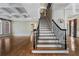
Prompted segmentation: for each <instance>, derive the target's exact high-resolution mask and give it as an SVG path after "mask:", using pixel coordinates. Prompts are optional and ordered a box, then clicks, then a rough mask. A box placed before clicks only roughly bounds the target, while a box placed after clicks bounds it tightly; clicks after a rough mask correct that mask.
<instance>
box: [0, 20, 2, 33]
mask: <svg viewBox="0 0 79 59" xmlns="http://www.w3.org/2000/svg"><path fill="white" fill-rule="evenodd" d="M0 34H2V21H1V20H0Z"/></svg>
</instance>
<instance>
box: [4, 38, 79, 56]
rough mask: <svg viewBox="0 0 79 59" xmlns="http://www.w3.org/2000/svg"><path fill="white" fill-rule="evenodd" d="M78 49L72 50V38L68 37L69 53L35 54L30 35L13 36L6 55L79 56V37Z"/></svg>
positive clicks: (77, 39) (76, 42) (76, 41)
mask: <svg viewBox="0 0 79 59" xmlns="http://www.w3.org/2000/svg"><path fill="white" fill-rule="evenodd" d="M75 39H76V40H75V46H76V48H75V49H76V50H75V51H74V52H73V51H71V45H70V38H68V47H69V54H38V53H36V54H33V53H32V44H31V41H30V37H13V38H12V39H11V41H10V42H11V43H10V50H9V51H8V52H7V53H5V54H4V55H5V56H78V55H79V38H75Z"/></svg>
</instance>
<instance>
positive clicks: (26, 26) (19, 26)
mask: <svg viewBox="0 0 79 59" xmlns="http://www.w3.org/2000/svg"><path fill="white" fill-rule="evenodd" d="M32 23H34V24H36V23H37V21H34V22H33V21H13V23H12V28H13V30H12V32H13V35H14V36H29V35H31V32H32V26H31V24H32Z"/></svg>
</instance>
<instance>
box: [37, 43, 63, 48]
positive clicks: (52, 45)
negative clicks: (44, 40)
mask: <svg viewBox="0 0 79 59" xmlns="http://www.w3.org/2000/svg"><path fill="white" fill-rule="evenodd" d="M37 47H41V48H42V47H47V48H49V47H53V48H55V47H60V48H61V47H62V46H61V45H55V44H50V45H49V44H38V45H37Z"/></svg>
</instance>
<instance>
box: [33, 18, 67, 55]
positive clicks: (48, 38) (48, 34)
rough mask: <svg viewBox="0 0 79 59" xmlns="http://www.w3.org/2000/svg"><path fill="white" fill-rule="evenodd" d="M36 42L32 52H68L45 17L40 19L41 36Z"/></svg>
mask: <svg viewBox="0 0 79 59" xmlns="http://www.w3.org/2000/svg"><path fill="white" fill-rule="evenodd" d="M36 43H37V44H36V49H34V50H32V53H68V51H66V50H65V49H64V47H63V45H62V44H61V43H60V42H59V39H58V38H57V37H56V35H55V34H54V32H53V31H51V28H50V27H49V25H48V22H47V20H45V19H40V24H39V37H38V39H37V41H36Z"/></svg>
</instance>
